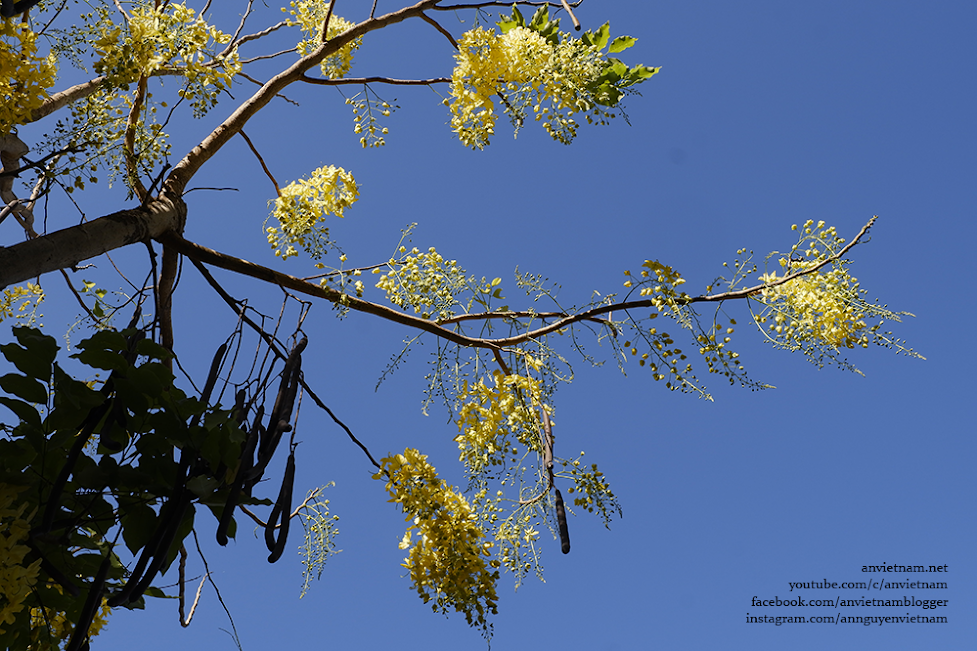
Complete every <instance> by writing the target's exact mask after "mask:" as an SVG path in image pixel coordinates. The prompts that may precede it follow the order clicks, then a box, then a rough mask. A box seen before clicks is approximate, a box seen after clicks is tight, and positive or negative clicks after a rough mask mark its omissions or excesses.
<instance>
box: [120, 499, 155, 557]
mask: <svg viewBox="0 0 977 651" xmlns="http://www.w3.org/2000/svg"><path fill="white" fill-rule="evenodd" d="M120 510H121V511H122V518H121V523H122V539H123V540H125V543H126V547H128V548H129V551H130V552H132V553H133V554H135V553H136V552H137V551H139V550H140V549H142V548H143V547H145V546H146V543H148V542H149V541H150V539H151V538H152V537H153V533H154V532H155V531H156V511H154V510H153V509H152V508H151V507H150V506H149V505H148V504H146V503H145V502H136V501H131V502H130V501H128V500H127V501H126V502H124V503H123V504H121V508H120Z"/></svg>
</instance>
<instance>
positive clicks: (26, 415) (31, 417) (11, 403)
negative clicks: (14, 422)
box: [0, 396, 41, 429]
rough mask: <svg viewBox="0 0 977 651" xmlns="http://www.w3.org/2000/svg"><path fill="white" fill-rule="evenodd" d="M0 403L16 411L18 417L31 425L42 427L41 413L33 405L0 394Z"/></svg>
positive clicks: (37, 427)
mask: <svg viewBox="0 0 977 651" xmlns="http://www.w3.org/2000/svg"><path fill="white" fill-rule="evenodd" d="M0 404H2V405H4V406H5V407H6V408H7V409H9V410H10V411H12V412H14V414H15V415H16V416H17V418H19V419H20V420H22V421H23V422H25V423H27V424H28V425H30V426H31V427H34V428H36V429H41V415H40V414H39V413H37V409H35V408H34V406H33V405H29V404H27V403H26V402H21V401H20V400H14V399H13V398H5V397H2V396H0Z"/></svg>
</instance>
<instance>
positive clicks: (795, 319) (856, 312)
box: [752, 220, 875, 349]
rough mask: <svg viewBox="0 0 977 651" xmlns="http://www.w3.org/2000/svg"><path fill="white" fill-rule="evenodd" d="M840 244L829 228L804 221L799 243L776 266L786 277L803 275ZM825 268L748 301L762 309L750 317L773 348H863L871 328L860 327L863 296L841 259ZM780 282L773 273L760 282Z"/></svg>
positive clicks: (831, 253) (862, 321)
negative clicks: (763, 330)
mask: <svg viewBox="0 0 977 651" xmlns="http://www.w3.org/2000/svg"><path fill="white" fill-rule="evenodd" d="M793 228H794V229H797V226H794V227H793ZM844 242H845V240H844V239H842V238H841V237H839V236H838V234H837V231H836V230H835V228H834V227H833V226H831V227H828V228H825V226H824V222H823V221H821V222H818V223H817V224H816V225H815V224H814V222H813V220H809V221H808V222H806V223H805V224H804V226H803V234H802V236H801V239H800V241H799V242H798V244H796V245H794V247H793V248H792V249H791V256H790V257H789V258H788V257H781V258H780V260H779V263H780V266H781V267H783V268H784V270H785V275H788V274H791V273H798V272H802V271H804V270H805V269H810V268H811V267H813V266H815V265H817V264H818V263H820V262H822V261H823V260H824V259H825V258H827V257H829V256H831V255H833V254H835V253H837V252H838V251H840V250H841V248H842V246H843V245H844ZM795 256H797V257H795ZM798 258H799V259H798ZM825 268H827V269H828V270H827V271H821V270H818V271H816V272H813V273H809V274H806V275H804V276H800V277H798V278H797V279H795V280H791V281H789V282H786V283H782V284H780V285H777V286H775V287H765V288H764V289H762V290H760V292H759V294H758V295H754V296H753V297H752V298H755V299H756V300H758V301H759V302H760V303H762V304H763V305H764V306H766V307H765V309H764V310H762V311H761V312H760V313H759V314H757V315H756V317H755V318H756V321H757V323H761V324H768V325H767V328H768V331H769V332H768V336H769V337H771V338H772V339H773V340H774V342H775V343H776V344H777V345H779V346H782V347H785V348H791V349H796V348H799V347H806V346H808V345H810V344H812V343H814V344H826V345H827V346H829V347H831V348H834V349H838V348H855V347H856V346H861V347H862V348H867V347H868V344H869V334H870V333H871V332H874V330H875V328H869V326H867V325H866V323H865V318H866V310H867V309H868V310H871V309H872V306H869V305H868V304H866V303H865V301H864V300H863V299H862V295H863V294H864V293H865V292H864V291H863V290H861V289H859V285H858V281H857V280H856V279H855V278H852V277H851V276H850V275H849V273H848V270H847V269H846V268H845V264H844V262H843V261H835V262H834V263H833V264H831V265H829V266H827V267H825ZM779 278H783V276H780V277H778V276H777V274H776V272H771V273H764V274H762V275H761V276H760V280H761V281H762V282H764V283H772V282H774V281H776V280H778V279H779Z"/></svg>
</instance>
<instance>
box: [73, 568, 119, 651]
mask: <svg viewBox="0 0 977 651" xmlns="http://www.w3.org/2000/svg"><path fill="white" fill-rule="evenodd" d="M111 564H112V557H111V555H107V556H105V558H103V559H102V563H101V565H99V566H98V572H97V573H96V574H95V578H94V580H92V587H91V588H90V589H89V590H88V597H87V598H86V599H85V605H84V606H82V608H81V615H79V616H78V621H77V622H75V630H74V632H72V634H71V640H69V641H68V646H66V647H65V651H82V649H84V648H85V647H87V646H88V629H89V628H91V626H92V622H93V621H94V620H95V613H97V612H98V607H99V606H100V605H102V591H103V589H104V588H105V577H106V576H107V575H108V572H109V567H110V566H111Z"/></svg>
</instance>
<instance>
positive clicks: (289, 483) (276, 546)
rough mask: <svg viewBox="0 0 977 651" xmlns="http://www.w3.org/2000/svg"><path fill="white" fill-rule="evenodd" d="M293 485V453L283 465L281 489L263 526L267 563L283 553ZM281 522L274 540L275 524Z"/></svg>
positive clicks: (286, 537) (272, 561)
mask: <svg viewBox="0 0 977 651" xmlns="http://www.w3.org/2000/svg"><path fill="white" fill-rule="evenodd" d="M294 484H295V452H294V451H292V453H291V454H289V455H288V463H287V464H286V465H285V477H284V479H283V480H282V489H281V492H279V493H278V501H276V502H275V507H274V508H273V509H272V510H271V515H270V516H269V517H268V524H267V525H266V526H265V544H266V545H267V546H268V551H270V552H271V554H269V555H268V562H269V563H274V562H275V561H277V560H278V559H279V558H281V557H282V552H284V551H285V541H286V540H287V539H288V524H289V521H290V520H291V518H290V517H289V516H290V515H291V511H292V487H293V485H294ZM278 520H281V526H279V527H278V539H277V540H276V539H275V524H276V523H277V522H278Z"/></svg>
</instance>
